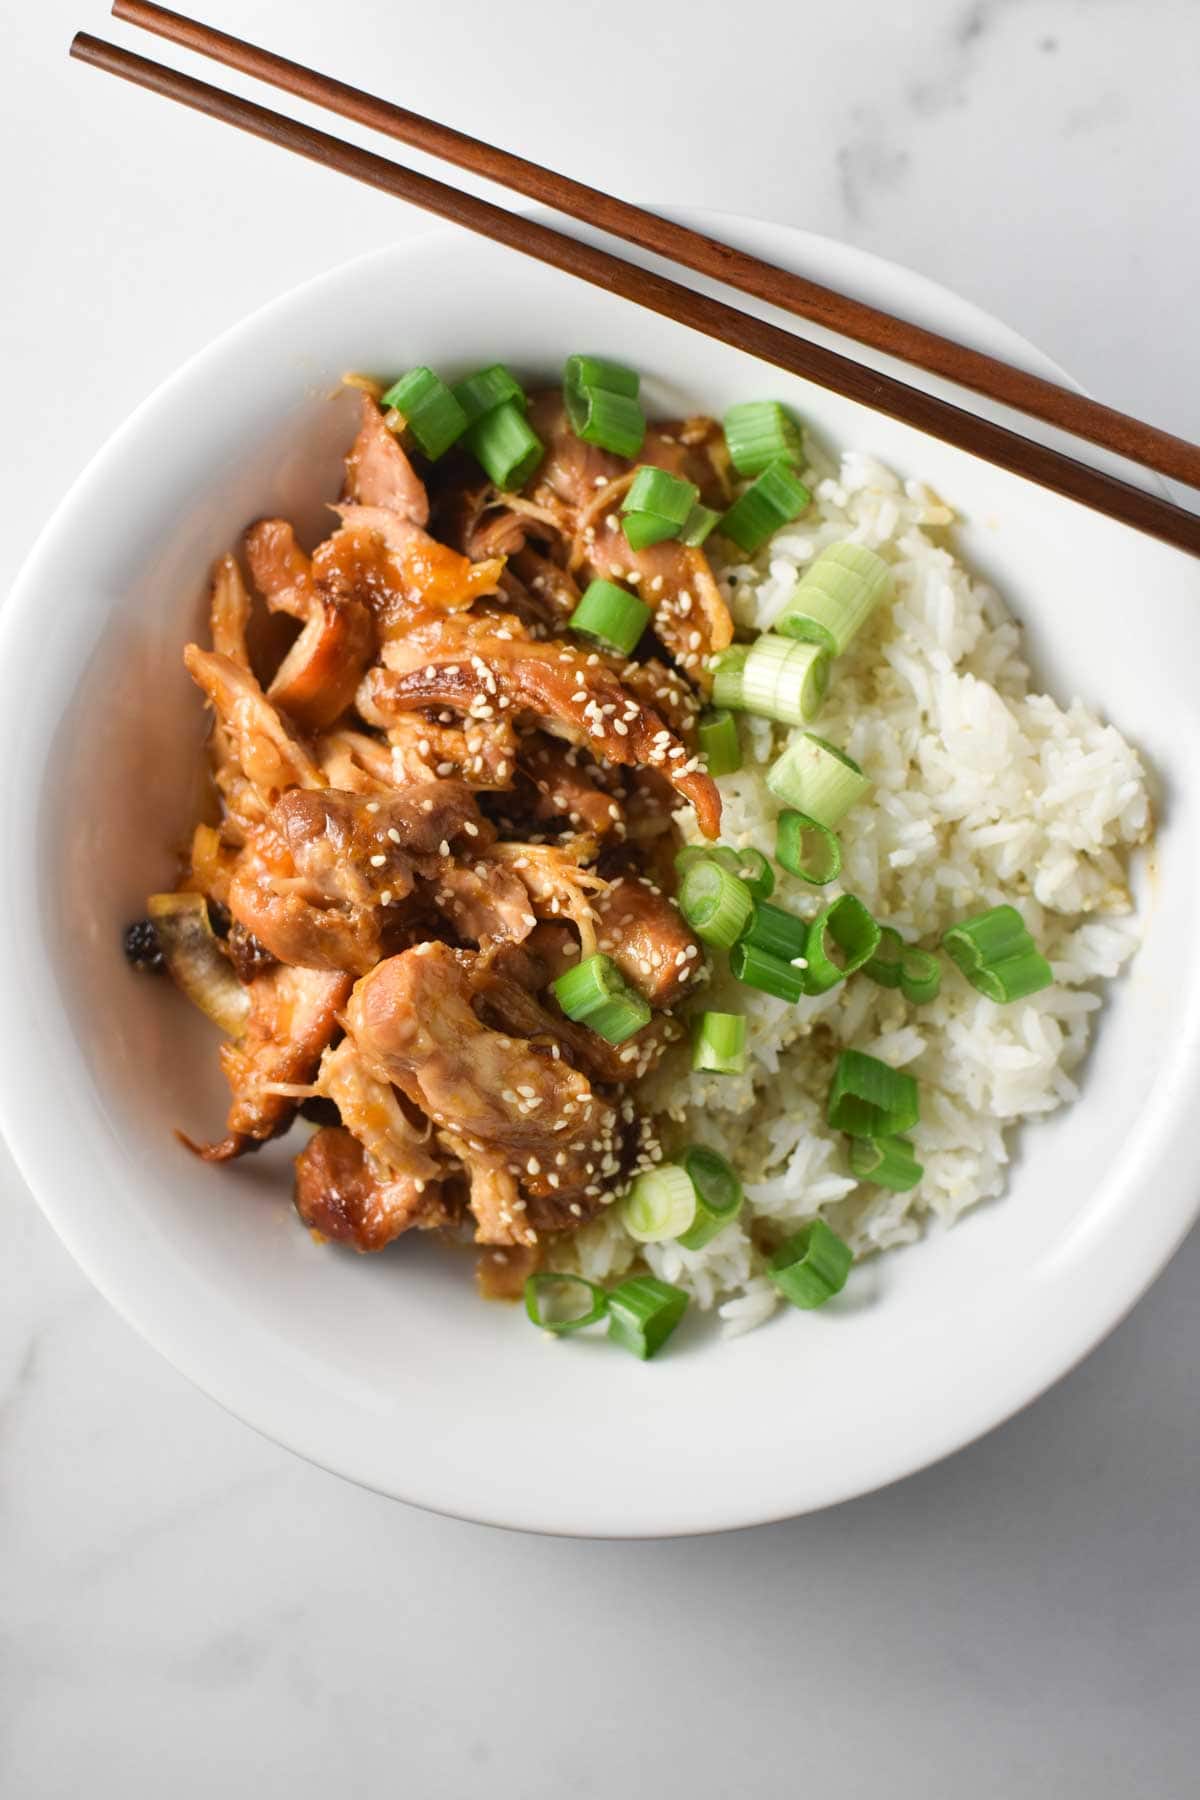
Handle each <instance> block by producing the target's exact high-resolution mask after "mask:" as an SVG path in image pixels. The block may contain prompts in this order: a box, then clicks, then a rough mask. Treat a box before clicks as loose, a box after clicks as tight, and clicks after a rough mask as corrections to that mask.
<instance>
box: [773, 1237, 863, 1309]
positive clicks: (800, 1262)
mask: <svg viewBox="0 0 1200 1800" xmlns="http://www.w3.org/2000/svg"><path fill="white" fill-rule="evenodd" d="M853 1261H854V1253H853V1251H852V1250H851V1248H850V1246H849V1244H844V1243H843V1242H842V1240H841V1238H840V1237H838V1235H837V1233H836V1232H834V1231H831V1230H830V1229H829V1227H828V1225H827V1224H826V1223H825V1221H824V1219H814V1220H813V1221H812V1223H811V1224H810V1225H806V1226H804V1228H803V1230H801V1231H798V1232H797V1233H796V1234H795V1236H794V1237H790V1238H788V1240H787V1241H786V1243H783V1244H780V1246H779V1248H778V1250H776V1252H775V1254H774V1256H773V1257H772V1258H771V1260H770V1262H769V1263H768V1264H767V1274H768V1275H769V1276H770V1278H771V1280H772V1281H773V1282H774V1283H775V1286H776V1287H777V1288H778V1289H779V1291H780V1293H781V1294H782V1295H783V1297H784V1299H785V1300H790V1301H791V1303H792V1305H793V1306H798V1307H800V1308H801V1309H802V1310H803V1311H805V1312H811V1311H812V1309H813V1307H815V1306H824V1304H825V1302H826V1301H827V1300H832V1298H833V1296H834V1295H835V1294H840V1293H841V1291H842V1289H843V1288H844V1287H845V1285H846V1277H847V1275H849V1273H850V1267H851V1264H852V1263H853Z"/></svg>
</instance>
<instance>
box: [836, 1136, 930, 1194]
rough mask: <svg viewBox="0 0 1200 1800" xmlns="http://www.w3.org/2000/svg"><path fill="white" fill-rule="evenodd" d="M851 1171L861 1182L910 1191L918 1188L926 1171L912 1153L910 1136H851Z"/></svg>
mask: <svg viewBox="0 0 1200 1800" xmlns="http://www.w3.org/2000/svg"><path fill="white" fill-rule="evenodd" d="M850 1171H851V1173H852V1174H854V1175H857V1176H858V1179H859V1180H860V1181H873V1182H874V1183H875V1186H876V1187H885V1188H891V1189H892V1192H893V1193H896V1194H906V1193H907V1192H908V1190H909V1188H915V1187H916V1185H917V1183H918V1181H920V1179H921V1177H922V1175H923V1174H924V1173H925V1170H924V1169H923V1168H922V1166H921V1164H920V1163H919V1162H918V1161H917V1159H916V1157H915V1156H914V1155H913V1153H912V1145H911V1144H910V1143H909V1141H908V1139H907V1138H902V1137H892V1138H858V1137H856V1138H851V1139H850Z"/></svg>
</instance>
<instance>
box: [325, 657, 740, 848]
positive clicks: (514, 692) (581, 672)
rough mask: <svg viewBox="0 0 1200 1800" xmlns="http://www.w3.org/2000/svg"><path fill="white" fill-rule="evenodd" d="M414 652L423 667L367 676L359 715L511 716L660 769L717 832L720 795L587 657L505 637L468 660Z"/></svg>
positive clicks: (614, 758) (617, 759)
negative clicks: (443, 710)
mask: <svg viewBox="0 0 1200 1800" xmlns="http://www.w3.org/2000/svg"><path fill="white" fill-rule="evenodd" d="M452 644H453V639H451V645H452ZM421 655H422V656H424V657H427V660H424V661H423V662H422V663H421V664H420V665H419V666H416V667H410V668H408V669H406V670H405V671H403V672H400V671H397V670H395V669H392V668H375V669H372V670H371V671H370V672H369V673H368V675H367V676H366V679H365V681H364V682H363V686H362V689H361V690H360V694H359V707H360V710H362V711H363V714H364V716H365V717H366V716H371V715H372V714H373V715H374V716H376V717H382V718H386V717H387V716H388V715H389V714H391V715H395V714H398V713H403V712H412V711H417V710H420V709H422V708H426V707H452V708H453V709H454V710H455V711H456V712H459V713H467V712H471V711H473V712H474V716H476V717H486V716H488V715H489V714H492V715H494V713H495V712H496V711H501V712H503V711H506V710H509V709H511V710H512V711H514V712H517V713H519V714H524V715H528V716H529V717H531V718H532V719H533V720H535V721H536V722H537V723H538V724H539V725H541V726H542V728H543V729H544V730H548V731H550V732H551V733H552V734H554V735H556V736H559V737H569V738H571V739H572V740H573V741H574V742H576V743H579V744H582V745H584V746H585V747H586V748H587V749H589V750H590V751H591V752H592V754H593V755H602V756H605V757H607V758H608V760H609V761H610V762H614V763H623V764H627V765H634V766H636V765H638V764H643V763H644V764H648V765H650V766H651V767H657V768H661V769H662V771H663V773H664V774H665V775H666V776H667V778H668V779H669V780H670V781H671V783H672V785H673V786H674V787H676V788H677V789H678V790H679V792H680V793H681V794H682V795H683V796H684V798H685V799H687V800H690V801H691V803H692V805H693V806H694V807H695V809H696V816H697V818H698V820H699V822H700V829H701V830H702V831H703V833H704V835H705V836H706V837H711V838H715V837H716V836H717V835H718V834H719V832H720V828H721V797H720V794H719V793H718V791H717V788H716V785H715V783H714V782H713V781H711V780H710V778H709V777H708V776H707V775H706V774H704V773H703V771H702V770H701V769H699V767H698V766H697V762H696V759H695V758H694V757H692V758H689V756H688V752H687V748H686V746H685V745H683V744H681V743H680V742H679V740H678V738H676V737H675V735H674V733H673V732H671V731H670V729H669V728H668V727H667V726H666V725H665V724H664V723H663V720H662V717H661V715H660V714H658V713H656V712H655V711H653V709H652V708H650V707H648V706H645V705H643V703H642V702H641V701H640V700H638V699H637V698H636V697H635V696H634V695H632V694H631V693H630V692H629V690H628V688H626V687H624V686H623V685H622V683H621V681H620V679H619V677H618V676H617V675H616V673H615V672H614V671H613V669H612V668H611V667H610V666H607V665H606V664H605V663H604V662H603V661H602V659H601V657H600V656H599V654H598V653H596V652H595V651H592V652H587V651H585V650H583V649H581V648H578V647H568V646H567V645H564V644H560V643H556V642H550V643H535V642H532V641H531V640H529V639H527V638H523V637H518V636H517V635H516V634H515V633H513V634H512V635H510V636H507V637H503V638H502V637H500V636H497V635H494V634H493V635H492V636H490V637H484V636H476V638H475V639H474V643H473V648H472V652H471V654H470V655H469V656H464V655H463V652H462V651H461V650H458V651H456V650H455V649H454V648H453V647H449V648H447V649H444V650H441V649H439V650H433V649H429V650H426V649H424V648H422V650H421Z"/></svg>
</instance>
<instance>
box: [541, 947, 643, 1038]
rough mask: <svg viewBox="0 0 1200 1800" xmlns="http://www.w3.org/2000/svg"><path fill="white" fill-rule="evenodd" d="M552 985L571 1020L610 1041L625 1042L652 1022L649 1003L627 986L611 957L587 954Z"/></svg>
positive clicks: (556, 996)
mask: <svg viewBox="0 0 1200 1800" xmlns="http://www.w3.org/2000/svg"><path fill="white" fill-rule="evenodd" d="M552 987H553V993H554V997H555V999H556V1000H557V1001H558V1004H559V1005H560V1006H561V1007H562V1009H563V1011H564V1012H565V1013H566V1015H567V1017H568V1019H574V1020H575V1022H576V1024H578V1025H586V1026H588V1027H589V1029H590V1030H592V1031H594V1032H596V1033H597V1034H598V1035H599V1036H600V1037H602V1038H605V1039H606V1040H607V1041H608V1042H609V1043H610V1044H623V1043H624V1042H625V1039H626V1038H628V1037H632V1036H633V1034H634V1032H635V1031H640V1030H641V1029H642V1027H643V1025H648V1024H649V1023H650V1007H649V1005H648V1003H647V1002H646V1001H645V1000H643V999H642V996H641V995H640V994H635V993H634V991H633V989H632V988H629V987H627V986H626V984H625V981H624V979H623V978H622V975H621V971H620V970H619V969H618V968H617V965H616V963H615V962H613V960H612V958H611V957H610V956H604V955H601V954H599V953H598V954H597V955H595V956H585V957H584V959H583V961H582V962H581V963H577V964H576V966H575V967H574V968H573V969H568V970H567V972H566V974H565V975H560V976H559V978H558V980H557V981H556V982H554V983H553V984H552Z"/></svg>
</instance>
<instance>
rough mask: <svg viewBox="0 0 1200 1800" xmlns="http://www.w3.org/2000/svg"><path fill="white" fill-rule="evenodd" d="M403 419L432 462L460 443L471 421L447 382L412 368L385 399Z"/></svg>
mask: <svg viewBox="0 0 1200 1800" xmlns="http://www.w3.org/2000/svg"><path fill="white" fill-rule="evenodd" d="M382 404H383V405H384V406H392V407H394V408H395V409H396V411H397V412H398V413H400V415H401V416H402V417H403V419H404V423H405V426H406V428H407V429H408V430H409V431H410V432H411V433H412V436H413V439H414V441H415V442H416V445H417V448H418V449H419V450H420V451H421V453H422V455H423V456H427V457H428V458H429V460H430V462H436V461H437V459H438V457H439V456H443V455H445V453H446V451H447V450H448V449H449V448H450V446H451V444H455V443H457V442H458V440H459V438H460V437H461V436H462V434H463V432H464V431H465V430H466V429H467V426H468V424H469V423H470V421H469V420H468V418H467V415H466V413H465V412H464V411H463V409H462V407H461V406H460V405H459V403H458V401H457V400H456V399H455V398H454V395H453V394H452V393H451V392H450V389H449V388H448V387H447V386H446V384H445V382H444V381H442V380H441V379H440V377H439V376H437V375H435V374H434V372H433V370H432V369H425V368H421V369H410V370H409V371H408V373H407V375H401V377H400V379H399V381H394V382H393V383H392V385H391V387H390V388H389V389H388V391H387V393H386V394H385V395H384V396H383V402H382Z"/></svg>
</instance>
